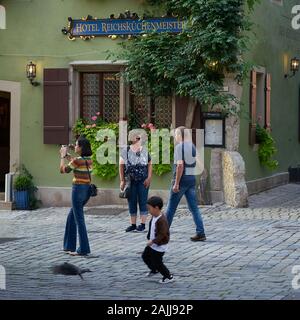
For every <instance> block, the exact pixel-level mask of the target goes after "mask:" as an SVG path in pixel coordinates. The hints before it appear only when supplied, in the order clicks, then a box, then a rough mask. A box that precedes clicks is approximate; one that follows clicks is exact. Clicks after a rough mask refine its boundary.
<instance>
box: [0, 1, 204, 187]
mask: <svg viewBox="0 0 300 320" xmlns="http://www.w3.org/2000/svg"><path fill="white" fill-rule="evenodd" d="M1 4H3V5H4V6H5V8H6V12H7V29H6V30H0V79H1V80H7V81H17V82H20V83H21V87H22V89H21V90H22V94H21V163H23V164H25V166H26V167H27V168H28V170H29V171H30V172H31V174H32V175H33V177H34V179H35V183H36V184H37V185H38V186H61V187H64V186H69V185H70V181H71V176H70V175H61V174H60V173H59V170H58V168H59V153H58V150H59V146H54V145H44V144H43V87H42V86H39V87H33V86H31V85H30V83H29V81H28V80H27V79H26V76H25V66H26V64H27V63H28V62H29V61H31V60H32V61H34V63H36V64H37V79H36V80H37V81H40V82H42V74H43V69H44V68H59V67H62V68H67V67H68V65H69V63H70V62H71V61H75V60H76V61H78V60H105V59H106V58H107V55H108V54H107V51H108V50H111V51H116V50H120V49H119V46H118V45H117V43H118V41H120V40H115V41H113V40H111V39H109V38H104V37H101V38H96V39H94V40H92V41H83V40H81V39H77V40H76V41H69V40H68V39H67V37H66V36H64V35H63V34H62V32H61V29H62V28H63V27H65V26H67V18H68V17H69V16H71V17H73V18H81V17H83V16H87V15H88V14H90V15H92V16H94V17H98V18H108V17H109V16H110V14H112V13H114V14H115V15H116V16H117V15H118V14H119V13H121V12H125V11H126V10H130V11H131V12H138V13H141V14H142V13H143V12H145V7H143V5H142V1H137V0H126V1H124V0H115V1H109V0H102V1H100V0H51V1H49V0H28V1H19V0H6V1H1ZM206 154H207V152H206ZM208 156H209V155H208ZM207 163H209V162H207ZM170 179H171V174H168V175H164V176H163V177H157V176H156V175H153V183H152V188H154V189H163V188H165V189H167V188H169V184H170ZM95 181H96V183H97V185H98V186H99V187H102V188H117V187H118V185H119V180H118V177H117V178H116V179H114V180H113V181H112V180H110V181H104V180H101V181H100V179H95Z"/></svg>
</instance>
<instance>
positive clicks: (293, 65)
mask: <svg viewBox="0 0 300 320" xmlns="http://www.w3.org/2000/svg"><path fill="white" fill-rule="evenodd" d="M299 63H300V60H299V59H297V58H296V57H294V58H293V59H291V63H290V71H291V72H292V75H288V74H286V75H284V77H285V78H291V77H293V76H294V75H295V74H296V72H298V71H299Z"/></svg>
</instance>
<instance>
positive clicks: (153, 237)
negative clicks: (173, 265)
mask: <svg viewBox="0 0 300 320" xmlns="http://www.w3.org/2000/svg"><path fill="white" fill-rule="evenodd" d="M147 205H148V210H149V212H150V214H151V215H152V219H151V220H150V223H149V231H148V235H147V239H148V240H149V241H148V243H147V246H146V248H145V250H144V252H143V254H142V258H143V260H144V262H145V264H146V265H147V266H148V267H149V269H150V272H149V273H148V274H147V276H149V277H150V276H153V275H155V274H156V273H158V272H160V273H161V274H162V276H163V278H162V279H161V280H160V281H159V282H160V283H169V282H172V281H174V278H173V275H172V274H171V273H170V271H169V270H168V268H167V267H166V266H165V265H164V263H163V255H164V254H165V251H166V250H167V244H168V242H169V240H170V232H169V224H168V221H167V218H166V217H165V215H164V214H162V212H161V209H162V207H163V200H162V199H161V198H160V197H157V196H154V197H151V198H149V199H148V201H147Z"/></svg>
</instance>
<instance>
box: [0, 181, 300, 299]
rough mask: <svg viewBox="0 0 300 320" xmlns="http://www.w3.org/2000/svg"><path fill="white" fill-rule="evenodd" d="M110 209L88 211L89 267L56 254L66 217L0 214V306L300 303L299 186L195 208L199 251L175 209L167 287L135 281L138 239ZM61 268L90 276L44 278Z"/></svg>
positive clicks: (50, 211)
mask: <svg viewBox="0 0 300 320" xmlns="http://www.w3.org/2000/svg"><path fill="white" fill-rule="evenodd" d="M116 209H117V208H114V207H106V208H103V207H101V208H96V209H89V210H88V214H87V215H86V221H87V226H88V231H89V237H90V243H91V249H92V253H93V255H92V256H91V257H89V258H84V257H70V256H68V255H66V254H64V253H63V252H61V248H62V237H63V232H64V226H65V220H66V216H67V213H68V209H67V208H47V209H40V210H37V211H33V212H20V211H19V212H17V211H14V212H8V211H0V264H1V265H3V266H4V267H5V269H6V290H0V299H116V300H118V299H150V300H151V299H153V297H156V299H192V300H200V299H274V300H277V299H300V289H299V290H298V291H297V290H294V289H293V288H292V279H293V277H294V275H293V274H292V268H293V266H295V265H300V242H299V235H300V185H295V184H290V185H285V186H281V187H278V188H276V189H273V190H270V191H267V192H264V193H261V194H258V195H254V196H251V197H250V201H249V208H245V209H232V208H229V207H226V206H223V205H215V206H212V207H204V208H202V213H203V219H204V223H205V227H206V234H207V238H208V239H207V241H206V242H204V243H203V242H198V243H197V242H196V243H193V242H191V241H190V240H189V237H190V236H192V235H193V234H194V231H195V230H194V224H193V220H192V217H191V215H190V214H189V213H188V211H187V210H186V208H184V207H180V209H179V210H178V211H177V213H176V216H175V218H174V222H173V225H172V228H171V242H170V245H169V251H168V252H167V253H166V255H165V263H166V265H167V266H168V267H169V269H170V270H171V271H172V272H173V273H174V276H175V278H176V281H175V282H174V283H170V284H167V285H161V284H159V283H158V280H159V279H160V277H159V276H156V277H154V278H145V277H144V275H145V272H146V271H147V269H146V266H145V265H144V264H143V262H142V260H141V257H140V256H141V253H142V251H143V249H144V246H145V243H146V234H145V233H129V234H128V233H125V232H124V229H125V228H126V227H127V224H128V216H127V213H126V212H122V213H120V214H117V213H118V211H117V210H116ZM97 210H98V212H97ZM113 211H115V212H113ZM120 211H122V210H119V212H120ZM103 212H110V213H114V214H110V215H107V214H106V215H105V214H103ZM93 213H94V214H93ZM101 213H102V214H101ZM65 261H68V262H71V263H74V264H76V265H78V266H81V267H89V268H90V269H91V270H92V271H93V272H92V273H87V274H85V275H84V278H85V279H84V281H82V280H81V279H80V278H79V277H77V276H76V277H66V276H62V275H53V274H51V272H50V270H49V267H50V266H52V265H54V264H57V263H62V262H65Z"/></svg>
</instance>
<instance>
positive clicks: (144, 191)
mask: <svg viewBox="0 0 300 320" xmlns="http://www.w3.org/2000/svg"><path fill="white" fill-rule="evenodd" d="M148 192H149V188H146V187H145V186H144V181H131V183H130V196H129V198H128V205H129V213H130V215H131V216H136V215H137V211H138V208H137V205H138V204H139V208H140V215H147V214H148V208H147V200H148Z"/></svg>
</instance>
